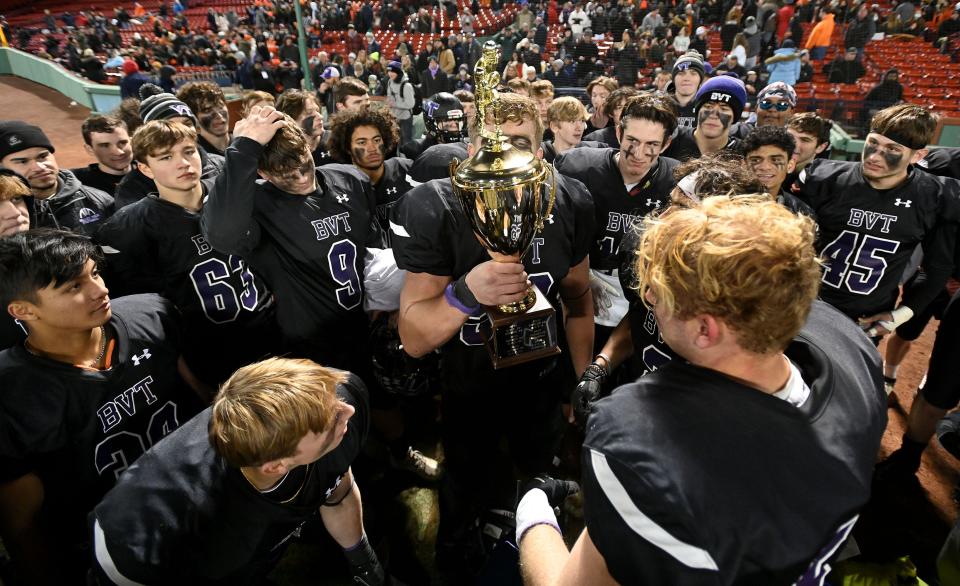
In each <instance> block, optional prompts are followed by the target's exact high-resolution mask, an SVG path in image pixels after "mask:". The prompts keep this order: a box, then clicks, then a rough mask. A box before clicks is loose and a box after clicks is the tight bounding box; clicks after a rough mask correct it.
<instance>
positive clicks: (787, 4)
mask: <svg viewBox="0 0 960 586" xmlns="http://www.w3.org/2000/svg"><path fill="white" fill-rule="evenodd" d="M793 2H794V0H784V1H783V7H781V8H780V9H779V10H777V42H778V43H782V42H783V39H784V37H786V35H787V31H789V30H790V21H791V20H793V15H794V8H793ZM799 41H800V38H799V37H797V39H796V41H795V42H799Z"/></svg>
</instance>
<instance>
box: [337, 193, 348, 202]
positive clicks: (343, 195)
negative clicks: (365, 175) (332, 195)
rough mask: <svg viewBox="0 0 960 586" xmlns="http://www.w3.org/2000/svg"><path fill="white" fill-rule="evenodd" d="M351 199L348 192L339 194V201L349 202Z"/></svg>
mask: <svg viewBox="0 0 960 586" xmlns="http://www.w3.org/2000/svg"><path fill="white" fill-rule="evenodd" d="M348 201H350V196H349V195H347V194H346V193H344V194H342V195H338V196H337V203H347V202H348Z"/></svg>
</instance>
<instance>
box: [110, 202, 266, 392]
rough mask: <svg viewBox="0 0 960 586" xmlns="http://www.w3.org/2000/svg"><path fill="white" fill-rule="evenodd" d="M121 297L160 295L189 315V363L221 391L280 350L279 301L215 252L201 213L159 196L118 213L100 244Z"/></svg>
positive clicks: (242, 266) (238, 263)
mask: <svg viewBox="0 0 960 586" xmlns="http://www.w3.org/2000/svg"><path fill="white" fill-rule="evenodd" d="M94 240H95V241H96V242H97V243H98V244H100V245H101V246H102V247H103V251H104V253H105V256H106V263H105V265H106V266H105V269H104V275H105V279H106V283H107V287H108V288H109V289H110V292H111V294H113V295H114V296H119V295H127V294H132V293H159V294H161V295H163V296H164V297H166V298H167V299H169V300H170V301H173V303H174V304H175V305H176V306H177V308H178V309H179V310H180V313H181V315H182V323H183V332H184V347H183V354H184V359H185V360H186V361H187V364H188V365H189V367H190V370H191V371H193V373H194V374H195V375H196V376H197V377H198V378H200V380H202V381H203V382H205V383H207V384H209V385H211V386H216V385H218V384H219V383H221V382H223V381H224V380H226V378H227V377H229V376H230V374H232V373H233V371H234V370H236V369H237V368H239V367H241V366H243V365H245V364H249V363H251V362H255V361H257V360H259V359H262V358H264V357H265V356H266V355H269V354H271V353H272V352H275V351H276V350H277V346H278V344H279V333H278V328H277V326H276V319H275V314H274V311H273V295H272V294H271V293H270V292H269V290H268V289H267V288H266V286H265V284H264V282H263V280H262V279H260V278H259V277H258V276H255V275H254V274H253V273H252V272H251V271H250V269H249V267H248V266H247V264H246V263H245V262H244V261H243V259H242V258H240V257H239V256H237V255H230V254H223V253H221V252H219V251H217V250H214V249H213V247H212V246H210V243H209V242H207V240H206V239H205V238H204V237H203V234H202V233H201V231H200V213H197V212H194V211H191V210H188V209H186V208H184V207H182V206H179V205H177V204H174V203H171V202H168V201H165V200H162V199H160V198H158V197H157V196H156V194H151V195H149V196H147V197H145V198H144V199H141V200H140V201H138V202H137V203H135V204H133V205H129V206H127V207H125V208H123V209H121V210H120V211H119V212H117V213H116V214H115V215H114V216H113V217H111V218H110V220H109V221H107V222H106V223H104V224H103V225H102V226H101V227H100V229H99V230H98V231H97V233H96V235H95V236H94Z"/></svg>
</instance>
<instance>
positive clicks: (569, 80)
mask: <svg viewBox="0 0 960 586" xmlns="http://www.w3.org/2000/svg"><path fill="white" fill-rule="evenodd" d="M543 79H545V80H547V81H549V82H550V83H552V84H553V87H573V86H575V85H576V83H577V78H576V76H575V75H573V74H572V73H570V72H568V71H567V70H565V69H564V67H563V59H554V60H553V62H552V63H551V64H550V70H549V71H547V72H546V73H545V74H544V75H543Z"/></svg>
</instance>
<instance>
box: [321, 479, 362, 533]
mask: <svg viewBox="0 0 960 586" xmlns="http://www.w3.org/2000/svg"><path fill="white" fill-rule="evenodd" d="M320 518H321V519H322V520H323V526H324V527H326V529H327V533H329V534H330V537H333V540H334V541H336V542H337V543H338V544H339V545H340V547H342V548H344V549H346V548H349V547H353V546H354V545H356V544H357V542H359V541H360V537H361V536H362V535H363V504H362V503H361V501H360V488H359V487H358V486H357V484H356V482H353V481H352V480H351V482H350V488H349V493H348V494H347V496H346V497H344V499H343V500H342V501H340V502H339V503H338V504H336V505H324V506H322V507H320Z"/></svg>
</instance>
